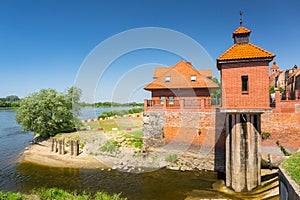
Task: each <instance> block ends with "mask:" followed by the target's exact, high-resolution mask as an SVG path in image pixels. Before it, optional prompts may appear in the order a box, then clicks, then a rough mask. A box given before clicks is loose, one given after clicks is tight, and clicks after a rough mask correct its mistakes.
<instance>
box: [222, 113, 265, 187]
mask: <svg viewBox="0 0 300 200" xmlns="http://www.w3.org/2000/svg"><path fill="white" fill-rule="evenodd" d="M257 116H259V114H256V117H255V115H254V114H245V115H242V114H230V115H227V116H226V133H227V137H226V186H227V187H230V188H232V189H233V190H234V191H236V192H242V191H251V190H252V189H253V188H255V187H257V186H258V185H259V184H260V181H261V176H260V166H261V163H260V134H259V131H258V130H257V129H256V128H255V127H254V124H257V126H258V125H259V127H260V118H258V117H257ZM244 120H246V122H244ZM255 120H257V121H256V122H255Z"/></svg>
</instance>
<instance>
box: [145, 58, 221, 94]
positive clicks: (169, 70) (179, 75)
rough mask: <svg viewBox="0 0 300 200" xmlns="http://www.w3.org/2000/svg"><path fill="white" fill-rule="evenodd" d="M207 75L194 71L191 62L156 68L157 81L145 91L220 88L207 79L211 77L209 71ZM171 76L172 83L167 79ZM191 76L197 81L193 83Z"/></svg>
mask: <svg viewBox="0 0 300 200" xmlns="http://www.w3.org/2000/svg"><path fill="white" fill-rule="evenodd" d="M204 72H206V74H205V75H203V74H201V73H200V72H199V71H198V70H196V69H194V68H193V67H192V65H191V63H190V62H184V61H180V62H179V63H177V64H176V65H174V66H173V67H166V68H164V69H163V68H156V69H155V70H154V77H156V79H155V80H154V81H152V82H151V83H150V84H148V85H147V86H146V87H145V88H144V89H145V90H154V89H174V88H218V87H219V86H218V85H217V84H216V83H214V82H213V81H212V80H211V79H209V78H207V75H210V74H211V72H210V73H208V71H207V70H205V71H204ZM167 76H170V82H166V81H165V79H166V77H167ZM191 76H196V81H195V82H191Z"/></svg>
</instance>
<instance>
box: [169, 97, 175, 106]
mask: <svg viewBox="0 0 300 200" xmlns="http://www.w3.org/2000/svg"><path fill="white" fill-rule="evenodd" d="M169 104H170V105H173V104H174V97H173V96H170V97H169Z"/></svg>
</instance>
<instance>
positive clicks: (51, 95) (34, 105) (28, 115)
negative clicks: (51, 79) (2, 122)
mask: <svg viewBox="0 0 300 200" xmlns="http://www.w3.org/2000/svg"><path fill="white" fill-rule="evenodd" d="M78 91H80V90H78V89H76V92H75V89H74V88H72V89H69V91H68V93H67V94H63V93H58V92H57V91H56V90H54V89H42V90H40V91H39V92H36V93H33V94H31V95H29V96H27V97H25V98H24V99H22V100H21V102H20V108H19V109H18V110H17V115H16V120H17V122H18V123H19V124H21V125H22V126H23V129H24V130H25V131H33V132H35V133H38V134H40V135H41V136H42V137H49V136H53V135H55V134H56V133H59V132H65V131H70V130H72V129H74V128H76V127H78V122H79V121H80V120H79V119H78V118H77V116H76V115H73V109H72V108H73V104H74V102H78V101H79V98H80V94H81V93H80V92H78ZM72 97H74V99H73V98H72ZM73 100H74V101H73ZM76 109H79V108H76ZM76 109H75V110H76ZM76 112H77V110H76ZM76 114H78V113H76Z"/></svg>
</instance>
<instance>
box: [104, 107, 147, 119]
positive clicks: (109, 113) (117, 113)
mask: <svg viewBox="0 0 300 200" xmlns="http://www.w3.org/2000/svg"><path fill="white" fill-rule="evenodd" d="M143 111H144V108H132V109H129V110H111V111H103V112H102V113H101V114H100V115H99V116H98V117H99V118H105V117H113V116H120V115H127V114H135V113H140V112H143Z"/></svg>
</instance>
